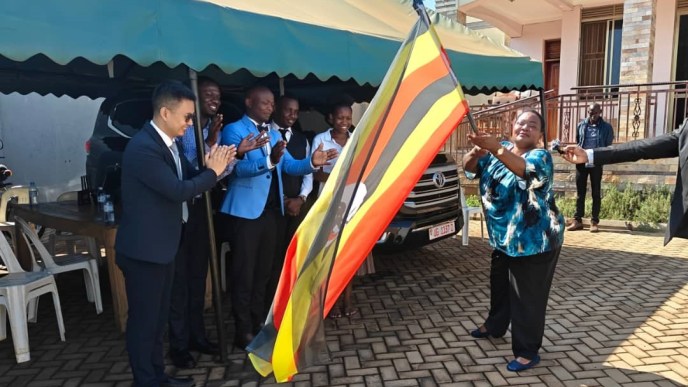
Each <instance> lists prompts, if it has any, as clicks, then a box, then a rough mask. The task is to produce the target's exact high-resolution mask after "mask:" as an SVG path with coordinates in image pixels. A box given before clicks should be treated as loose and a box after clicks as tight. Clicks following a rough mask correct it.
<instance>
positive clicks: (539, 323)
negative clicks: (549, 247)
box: [485, 248, 561, 360]
mask: <svg viewBox="0 0 688 387" xmlns="http://www.w3.org/2000/svg"><path fill="white" fill-rule="evenodd" d="M560 252H561V248H558V249H555V250H553V251H548V252H545V253H541V254H535V255H530V256H526V257H510V256H508V255H506V254H504V253H503V252H501V251H498V250H494V251H493V252H492V262H491V267H490V313H489V315H488V317H487V320H485V328H487V331H488V332H490V336H492V337H502V336H504V334H505V333H506V330H507V329H508V328H509V323H511V340H512V342H511V348H512V350H513V352H514V356H516V357H519V356H521V357H524V358H526V359H529V360H532V359H533V358H534V357H535V356H536V355H537V354H538V351H539V350H540V347H542V337H543V335H544V333H545V312H546V310H547V300H548V299H549V290H550V288H551V286H552V278H553V277H554V269H555V268H556V266H557V261H558V260H559V253H560Z"/></svg>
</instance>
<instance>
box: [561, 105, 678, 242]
mask: <svg viewBox="0 0 688 387" xmlns="http://www.w3.org/2000/svg"><path fill="white" fill-rule="evenodd" d="M564 152H565V153H564V155H563V157H564V159H566V160H567V161H569V162H571V163H574V164H583V163H591V164H594V165H603V164H615V163H624V162H628V161H637V160H642V159H663V158H670V157H677V156H678V173H677V175H676V187H675V188H674V197H673V199H672V201H671V213H670V214H669V225H668V227H667V231H666V236H665V238H664V244H665V245H666V244H667V243H669V241H670V240H671V239H672V238H674V237H676V238H686V239H688V214H687V213H686V210H687V209H688V168H686V162H688V118H686V119H685V120H684V121H683V124H682V125H681V127H680V128H679V129H677V130H675V131H674V132H672V133H668V134H664V135H661V136H657V137H655V138H649V139H645V140H636V141H631V142H627V143H624V144H618V145H612V146H608V147H605V148H594V149H583V148H581V147H580V146H577V145H569V146H567V147H566V148H564Z"/></svg>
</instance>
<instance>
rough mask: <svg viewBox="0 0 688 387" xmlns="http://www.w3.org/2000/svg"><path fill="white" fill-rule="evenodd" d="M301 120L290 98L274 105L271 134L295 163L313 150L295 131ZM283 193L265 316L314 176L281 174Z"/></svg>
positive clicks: (295, 105)
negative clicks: (282, 145) (279, 140)
mask: <svg viewBox="0 0 688 387" xmlns="http://www.w3.org/2000/svg"><path fill="white" fill-rule="evenodd" d="M298 118H299V101H298V100H297V99H296V98H295V97H293V96H289V95H283V96H281V97H279V98H278V99H277V101H276V102H275V113H274V114H273V116H272V121H271V122H270V130H274V131H276V132H277V133H278V134H279V135H280V136H281V137H282V140H283V141H285V142H286V143H287V151H288V152H289V154H291V155H292V157H294V158H295V159H305V158H306V157H308V155H310V154H311V147H310V144H309V143H308V140H307V139H306V136H305V135H304V134H303V133H302V132H301V130H299V129H296V128H295V125H294V124H295V123H296V120H297V119H298ZM282 189H283V191H284V212H285V213H284V215H283V216H282V217H281V218H279V221H278V231H277V235H278V240H277V254H276V255H275V260H274V261H273V263H272V273H271V275H270V280H269V281H268V287H267V290H266V292H265V314H266V315H267V314H268V312H269V311H270V306H271V305H272V299H273V298H274V296H275V291H276V290H277V282H278V281H279V277H280V274H281V273H282V266H283V265H284V255H285V253H286V251H287V247H289V242H291V238H292V237H293V236H294V233H296V229H297V228H298V227H299V224H301V221H302V220H303V218H304V217H305V216H306V212H307V211H308V206H307V205H306V200H307V199H308V195H309V194H310V193H311V191H312V190H313V175H312V174H310V173H309V174H307V175H303V176H292V175H290V174H288V173H285V172H282Z"/></svg>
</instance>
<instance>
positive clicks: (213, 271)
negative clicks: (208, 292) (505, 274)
mask: <svg viewBox="0 0 688 387" xmlns="http://www.w3.org/2000/svg"><path fill="white" fill-rule="evenodd" d="M189 80H190V82H191V89H192V90H193V92H194V94H196V114H195V115H194V131H195V137H196V155H197V159H198V165H199V167H200V166H204V165H205V140H204V138H203V128H201V117H200V112H201V100H200V95H199V94H198V74H196V71H194V70H192V69H191V68H189ZM203 198H204V199H205V200H204V201H205V213H206V217H207V219H208V243H210V276H211V280H212V283H213V306H214V308H215V324H216V325H217V336H218V345H219V347H220V361H222V362H224V361H225V360H226V359H227V339H226V334H225V326H224V324H223V322H222V316H223V314H222V294H221V293H220V289H221V287H220V271H219V266H218V264H217V261H218V260H217V245H216V244H215V226H214V222H213V208H212V203H211V200H210V191H206V192H204V193H203Z"/></svg>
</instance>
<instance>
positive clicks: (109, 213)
mask: <svg viewBox="0 0 688 387" xmlns="http://www.w3.org/2000/svg"><path fill="white" fill-rule="evenodd" d="M103 218H104V220H105V223H107V224H114V223H115V206H114V205H113V204H112V201H111V200H110V195H106V196H105V203H104V204H103Z"/></svg>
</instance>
